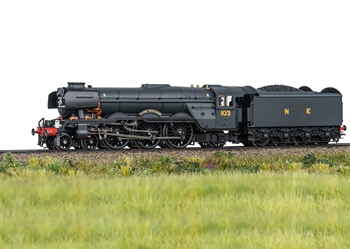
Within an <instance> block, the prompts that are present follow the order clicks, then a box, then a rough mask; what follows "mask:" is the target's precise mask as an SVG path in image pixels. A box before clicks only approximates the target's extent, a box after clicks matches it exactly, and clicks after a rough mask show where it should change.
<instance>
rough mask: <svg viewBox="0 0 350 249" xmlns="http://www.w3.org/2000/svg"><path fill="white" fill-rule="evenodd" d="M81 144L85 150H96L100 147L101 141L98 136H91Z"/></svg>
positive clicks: (81, 141) (82, 140)
mask: <svg viewBox="0 0 350 249" xmlns="http://www.w3.org/2000/svg"><path fill="white" fill-rule="evenodd" d="M80 143H81V147H82V148H83V149H84V150H95V149H96V148H97V147H98V146H99V139H98V136H97V135H90V136H89V137H87V138H83V139H81V140H80Z"/></svg>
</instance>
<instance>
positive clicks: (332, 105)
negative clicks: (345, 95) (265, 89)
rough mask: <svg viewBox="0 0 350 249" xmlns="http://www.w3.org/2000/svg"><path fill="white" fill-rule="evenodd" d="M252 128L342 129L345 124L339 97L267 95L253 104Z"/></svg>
mask: <svg viewBox="0 0 350 249" xmlns="http://www.w3.org/2000/svg"><path fill="white" fill-rule="evenodd" d="M250 117H251V120H250V121H251V127H297V126H338V125H341V123H342V99H341V96H339V95H333V96H332V95H325V96H322V95H314V96H280V97H274V96H263V97H261V96H260V97H255V99H254V101H253V102H252V106H251V111H250Z"/></svg>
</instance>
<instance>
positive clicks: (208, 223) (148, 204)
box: [0, 172, 350, 249]
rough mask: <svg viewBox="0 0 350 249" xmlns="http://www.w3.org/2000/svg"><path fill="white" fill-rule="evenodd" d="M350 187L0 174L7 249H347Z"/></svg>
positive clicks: (210, 177) (240, 177)
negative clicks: (11, 175)
mask: <svg viewBox="0 0 350 249" xmlns="http://www.w3.org/2000/svg"><path fill="white" fill-rule="evenodd" d="M349 217H350V179H349V178H348V177H347V176H341V175H331V174H308V173H300V172H299V173H271V172H267V173H259V174H244V173H239V172H231V173H230V172H225V173H221V172H217V173H213V174H207V175H202V174H182V175H166V174H161V175H156V176H130V177H115V178H111V177H89V176H86V175H78V176H77V175H74V176H60V175H49V176H48V175H45V174H44V175H43V176H40V174H36V175H27V176H17V177H9V176H8V175H5V174H0V248H65V249H69V248H140V249H141V248H152V249H153V248H162V249H164V248H181V249H183V248H191V249H193V248H201V249H202V248H349V247H350V240H349V238H350V219H349Z"/></svg>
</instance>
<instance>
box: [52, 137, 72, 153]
mask: <svg viewBox="0 0 350 249" xmlns="http://www.w3.org/2000/svg"><path fill="white" fill-rule="evenodd" d="M55 140H56V141H55V143H54V144H55V147H56V149H58V150H69V149H70V148H71V147H72V143H73V140H72V137H71V136H70V135H69V134H68V133H61V135H60V136H59V137H56V138H55ZM57 140H58V141H57Z"/></svg>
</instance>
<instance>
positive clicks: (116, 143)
mask: <svg viewBox="0 0 350 249" xmlns="http://www.w3.org/2000/svg"><path fill="white" fill-rule="evenodd" d="M111 129H112V132H111V133H112V134H110V133H109V134H107V135H106V138H105V139H104V144H105V145H107V146H108V148H110V149H113V150H119V149H122V148H124V147H125V146H127V145H128V143H129V140H128V139H123V138H122V137H119V136H115V135H114V134H116V135H118V134H129V131H127V130H126V129H125V128H124V126H122V125H114V126H111Z"/></svg>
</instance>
